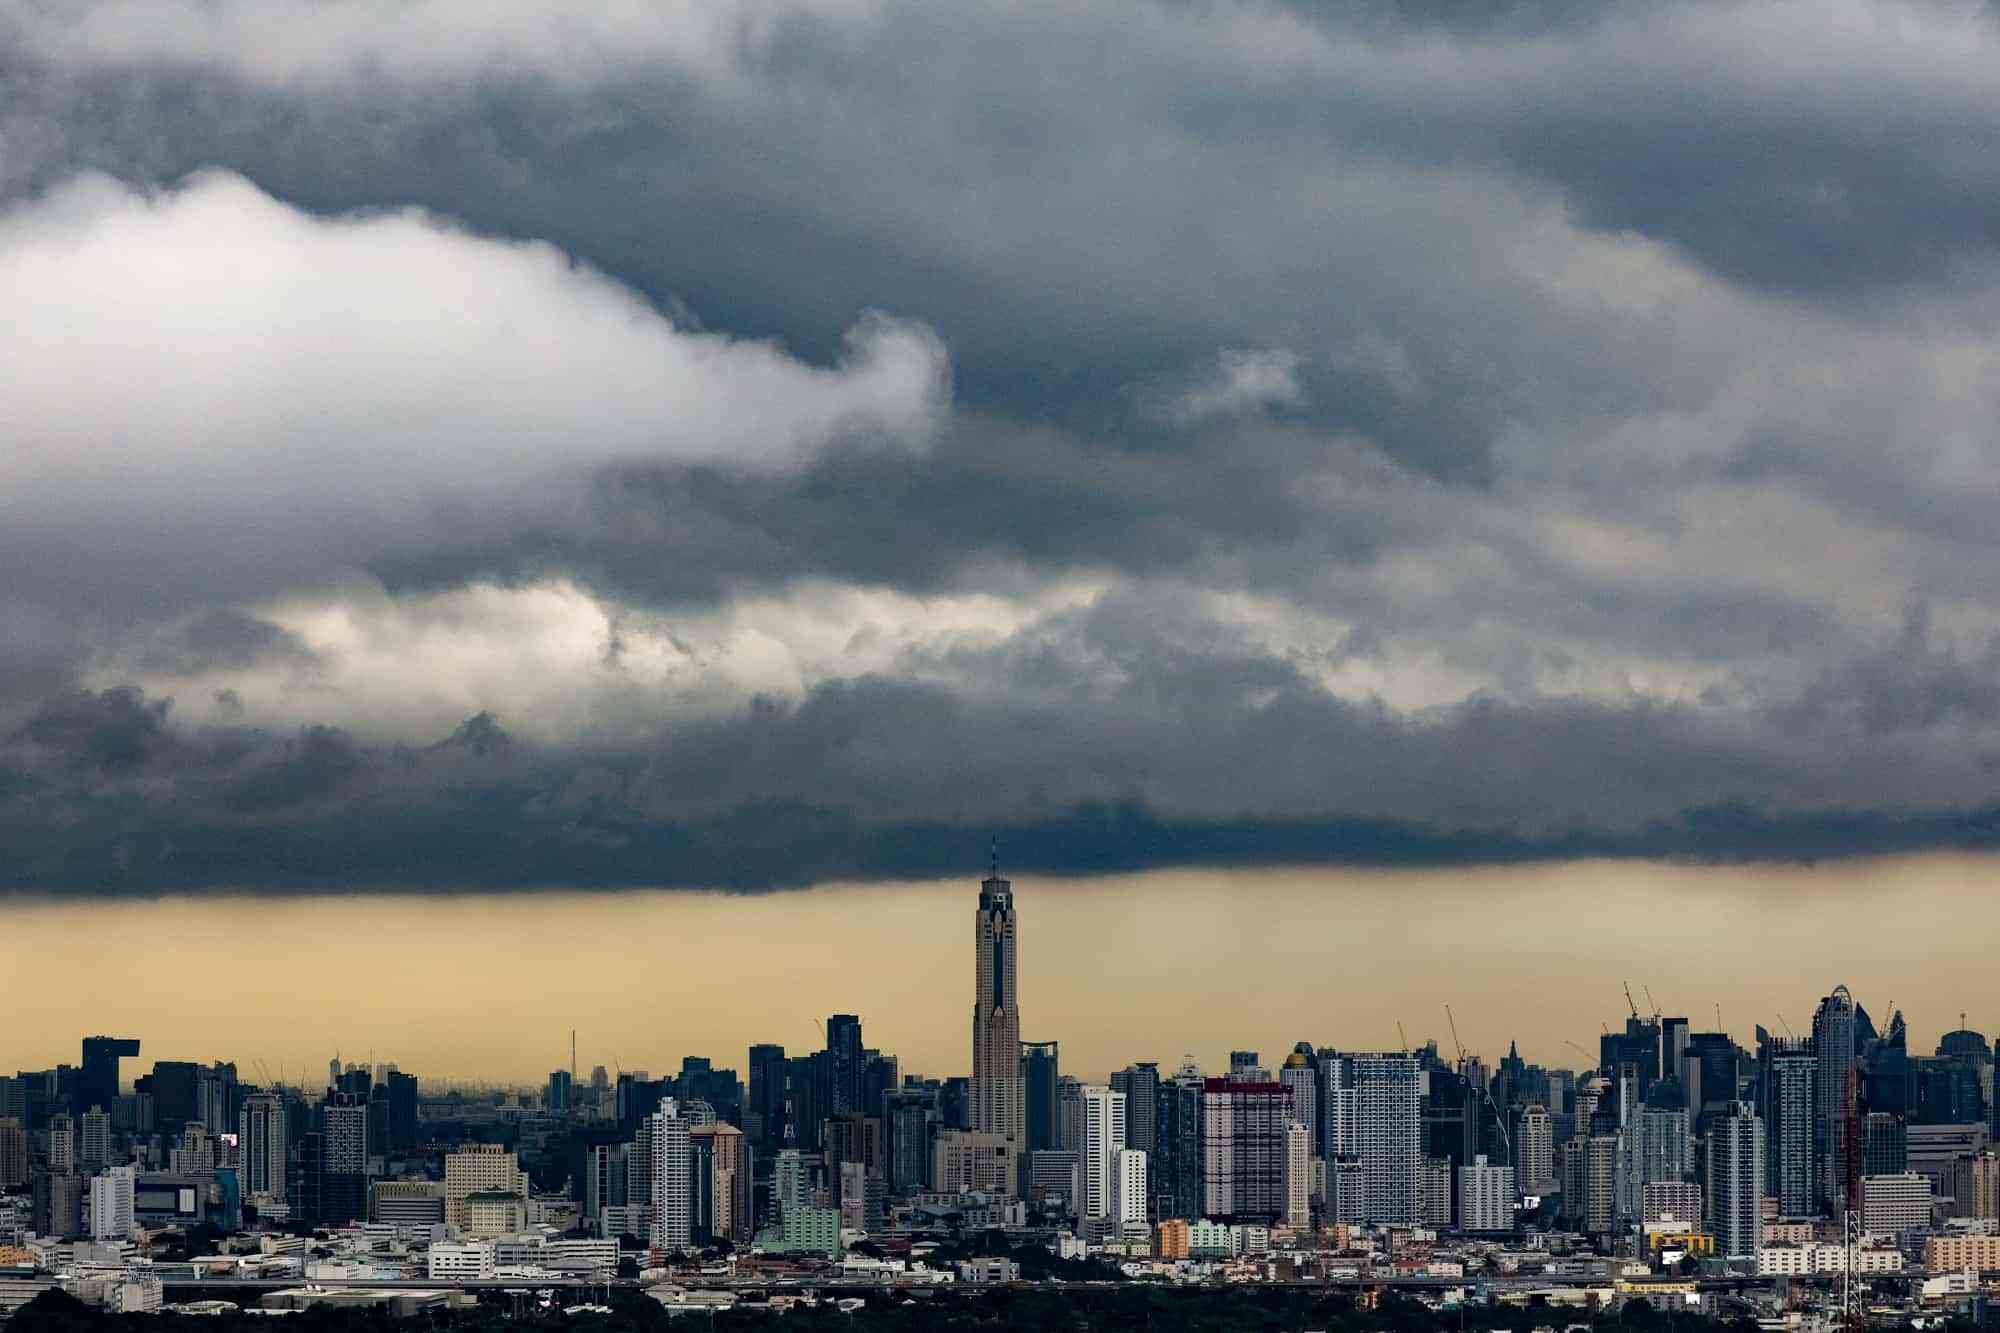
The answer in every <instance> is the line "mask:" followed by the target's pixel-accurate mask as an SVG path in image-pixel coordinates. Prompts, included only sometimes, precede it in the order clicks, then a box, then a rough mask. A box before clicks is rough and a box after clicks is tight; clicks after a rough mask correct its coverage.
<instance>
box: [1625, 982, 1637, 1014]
mask: <svg viewBox="0 0 2000 1333" xmlns="http://www.w3.org/2000/svg"><path fill="white" fill-rule="evenodd" d="M1621 984H1622V985H1623V986H1624V987H1625V1007H1626V1008H1628V1009H1630V1010H1631V1011H1632V1017H1634V1018H1637V1017H1638V1016H1639V1006H1638V1004H1637V1003H1635V1002H1634V1001H1633V999H1632V983H1631V982H1629V981H1627V982H1623V983H1621Z"/></svg>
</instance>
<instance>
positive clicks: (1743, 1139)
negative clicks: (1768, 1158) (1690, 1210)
mask: <svg viewBox="0 0 2000 1333" xmlns="http://www.w3.org/2000/svg"><path fill="white" fill-rule="evenodd" d="M1707 1147H1708V1154H1707V1158H1708V1160H1707V1167H1708V1179H1707V1182H1706V1188H1705V1189H1704V1190H1703V1194H1704V1195H1705V1196H1706V1198H1707V1202H1708V1209H1709V1214H1710V1216H1711V1217H1712V1218H1713V1220H1714V1229H1715V1243H1716V1252H1717V1253H1718V1254H1720V1255H1721V1256H1722V1257H1723V1258H1724V1259H1726V1260H1728V1261H1729V1262H1731V1263H1743V1262H1748V1263H1753V1264H1754V1263H1755V1262H1756V1260H1757V1249H1758V1246H1759V1244H1760V1243H1761V1242H1762V1239H1763V1230H1762V1228H1763V1217H1762V1212H1761V1209H1760V1208H1759V1206H1758V1205H1759V1200H1760V1199H1761V1198H1762V1196H1763V1192H1764V1122H1763V1121H1761V1120H1759V1119H1758V1118H1757V1113H1756V1111H1755V1109H1754V1108H1752V1107H1751V1106H1750V1104H1749V1103H1747V1102H1735V1103H1732V1104H1731V1106H1730V1108H1729V1110H1728V1111H1727V1112H1726V1113H1725V1114H1723V1115H1719V1116H1717V1117H1716V1118H1715V1120H1714V1122H1713V1123H1712V1124H1711V1126H1710V1128H1709V1132H1708V1138H1707Z"/></svg>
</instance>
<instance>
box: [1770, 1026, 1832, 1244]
mask: <svg viewBox="0 0 2000 1333" xmlns="http://www.w3.org/2000/svg"><path fill="white" fill-rule="evenodd" d="M1818 1087H1819V1056H1818V1055H1817V1054H1816V1053H1815V1051H1814V1049H1813V1042H1812V1040H1811V1039H1810V1038H1806V1037H1796V1038H1793V1037H1774V1036H1772V1035H1771V1034H1770V1033H1769V1032H1766V1031H1765V1030H1764V1029H1763V1028H1761V1027H1760V1028H1758V1029H1757V1116H1758V1118H1759V1119H1761V1120H1762V1121H1763V1122H1764V1190H1765V1192H1766V1193H1767V1194H1769V1195H1770V1196H1771V1197H1772V1198H1774V1199H1776V1200H1777V1201H1778V1215H1779V1216H1780V1217H1809V1216H1811V1215H1812V1214H1813V1213H1814V1212H1815V1211H1816V1210H1817V1204H1818V1201H1819V1168H1818V1162H1817V1157H1816V1153H1817V1150H1818V1149H1817V1138H1816V1135H1817V1133H1818V1131H1817V1129H1816V1127H1815V1120H1814V1108H1815V1099H1816V1098H1817V1096H1818Z"/></svg>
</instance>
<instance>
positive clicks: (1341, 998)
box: [0, 856, 2000, 1082]
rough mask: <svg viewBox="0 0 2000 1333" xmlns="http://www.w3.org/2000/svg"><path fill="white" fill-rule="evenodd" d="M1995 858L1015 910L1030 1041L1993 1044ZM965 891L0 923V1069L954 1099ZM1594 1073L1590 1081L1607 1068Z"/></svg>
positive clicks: (1163, 884)
mask: <svg viewBox="0 0 2000 1333" xmlns="http://www.w3.org/2000/svg"><path fill="white" fill-rule="evenodd" d="M1996 885H2000V860H1996V859H1993V858H1982V857H1966V856H1928V857H1917V858H1902V859H1883V860H1870V861H1857V862H1845V863H1839V864H1832V865H1823V866H1818V867H1785V868H1772V867H1750V868H1746V867H1722V868H1702V867H1688V866H1676V865H1659V864H1632V863H1597V862H1583V863H1571V864H1562V865H1536V866H1521V867H1509V868H1504V869H1465V870H1434V871H1420V872H1419V871H1399V872H1360V871H1350V870H1329V869H1278V870H1256V871H1228V872H1225V871H1214V870H1182V871H1165V872H1155V873H1148V874H1141V875H1128V876H1118V877H1113V878H1102V879H1044V878H1039V877H1036V876H1032V875H1023V876H1017V877H1016V878H1015V885H1014V887H1015V899H1016V905H1017V907H1018V909H1019V912H1020V920H1021V959H1020V966H1021V977H1020V989H1021V1004H1022V1012H1023V1015H1024V1019H1023V1023H1022V1035H1023V1036H1024V1037H1027V1038H1030V1039H1035V1040H1048V1039H1055V1040H1059V1041H1060V1042H1061V1043H1062V1049H1063V1065H1064V1067H1065V1069H1066V1070H1067V1071H1069V1072H1074V1073H1077V1074H1079V1075H1081V1076H1083V1077H1086V1078H1093V1077H1101V1076H1102V1075H1103V1074H1105V1073H1106V1072H1107V1071H1109V1070H1111V1069H1113V1068H1116V1067H1118V1066H1121V1065H1124V1064H1126V1063H1129V1062H1131V1061H1134V1060H1158V1061H1160V1062H1162V1063H1163V1064H1171V1063H1174V1062H1178V1061H1179V1060H1180V1059H1181V1058H1182V1057H1183V1056H1184V1055H1187V1054H1192V1055H1193V1056H1194V1057H1195V1058H1196V1059H1198V1060H1200V1061H1201V1062H1202V1064H1203V1065H1204V1066H1205V1067H1215V1066H1220V1065H1224V1064H1226V1061H1227V1053H1228V1051H1229V1050H1230V1049H1231V1048H1233V1047H1252V1048H1255V1049H1258V1050H1261V1051H1263V1052H1264V1053H1265V1054H1266V1056H1267V1058H1276V1057H1277V1056H1278V1055H1279V1054H1281V1053H1282V1052H1283V1051H1284V1050H1287V1049H1289V1048H1290V1046H1291V1044H1292V1043H1293V1042H1294V1041H1297V1040H1300V1039H1306V1040H1310V1041H1313V1042H1315V1043H1317V1044H1322V1045H1337V1046H1342V1047H1346V1048H1350V1049H1371V1048H1382V1047H1394V1046H1397V1045H1398V1044H1399V1039H1398V1036H1397V1027H1396V1025H1397V1022H1398V1020H1400V1021H1401V1022H1402V1023H1403V1025H1404V1027H1405V1029H1406V1030H1407V1032H1408V1034H1409V1039H1410V1041H1411V1042H1413V1043H1420V1042H1422V1041H1423V1040H1425V1039H1426V1038H1431V1037H1435V1038H1436V1039H1437V1040H1438V1042H1439V1044H1440V1046H1441V1047H1442V1048H1443V1049H1444V1050H1445V1051H1446V1052H1447V1053H1448V1052H1449V1051H1450V1049H1451V1036H1450V1033H1449V1031H1448V1030H1447V1027H1446V1020H1445V1013H1444V1005H1445V1003H1446V1002H1447V1001H1449V1002H1450V1003H1451V1005H1452V1007H1453V1010H1454V1012H1455V1014H1456V1015H1457V1019H1458V1029H1459V1035H1460V1037H1461V1038H1462V1039H1463V1040H1464V1043H1465V1046H1466V1049H1467V1050H1469V1051H1477V1052H1479V1053H1481V1054H1484V1055H1486V1056H1487V1057H1488V1058H1489V1059H1494V1058H1497V1057H1498V1056H1499V1055H1501V1054H1502V1053H1504V1052H1505V1050H1506V1047H1507V1042H1508V1040H1509V1039H1510V1038H1517V1039H1518V1040H1519V1041H1520V1044H1521V1051H1522V1054H1523V1055H1524V1056H1526V1057H1527V1058H1528V1059H1530V1060H1534V1061H1540V1062H1542V1063H1547V1064H1554V1065H1564V1066H1576V1065H1580V1064H1583V1063H1585V1058H1584V1057H1583V1056H1581V1055H1579V1053H1578V1052H1577V1051H1576V1050H1574V1049H1572V1048H1571V1047H1570V1046H1568V1045H1566V1044H1565V1043H1566V1042H1575V1043H1577V1044H1578V1045H1580V1046H1582V1047H1584V1048H1586V1049H1587V1050H1590V1051H1592V1052H1594V1051H1595V1049H1596V1038H1597V1034H1598V1032H1599V1031H1600V1030H1601V1027H1600V1025H1601V1024H1603V1023H1611V1024H1614V1025H1615V1024H1617V1023H1618V1022H1619V1021H1621V1020H1622V1018H1623V1016H1624V1013H1625V1008H1624V997H1623V994H1622V992H1621V990H1620V983H1621V981H1623V980H1626V979H1629V980H1630V981H1631V983H1632V988H1633V992H1634V994H1636V995H1638V996H1639V998H1640V1003H1641V1005H1642V1006H1643V1005H1644V1004H1645V995H1644V992H1643V990H1642V989H1641V988H1642V986H1650V987H1651V988H1652V992H1653V995H1654V997H1655V998H1656V999H1657V1001H1658V1003H1659V1005H1660V1007H1661V1008H1662V1009H1664V1010H1665V1011H1666V1012H1668V1013H1670V1014H1686V1015H1688V1016H1689V1017H1690V1018H1691V1019H1692V1020H1693V1021H1694V1025H1695V1027H1696V1028H1697V1030H1701V1029H1707V1028H1710V1027H1712V1026H1713V1024H1714V1021H1715V1011H1716V1007H1717V1006H1718V1005H1719V1006H1720V1008H1721V1018H1722V1024H1723V1027H1724V1028H1725V1029H1726V1030H1727V1031H1729V1032H1730V1033H1732V1034H1733V1035H1734V1036H1735V1037H1736V1038H1737V1039H1738V1040H1739V1041H1742V1042H1744V1043H1746V1044H1748V1043H1749V1042H1750V1040H1751V1034H1752V1028H1753V1026H1754V1025H1755V1024H1757V1023H1759V1022H1761V1023H1763V1024H1765V1025H1766V1026H1768V1027H1771V1028H1773V1029H1774V1030H1776V1029H1777V1027H1778V1017H1777V1016H1778V1015H1779V1014H1780V1013H1782V1014H1783V1016H1784V1018H1785V1019H1786V1020H1788V1021H1789V1023H1790V1024H1791V1026H1792V1027H1793V1028H1794V1029H1803V1028H1804V1027H1805V1026H1806V1025H1807V1024H1808V1023H1809V1022H1810V1019H1811V1015H1812V1008H1813V1005H1814V1003H1815V1002H1816V1001H1817V999H1818V997H1819V996H1820V995H1822V994H1824V993H1825V992H1826V990H1827V989H1828V988H1829V987H1831V986H1833V985H1834V984H1835V983H1838V982H1845V983H1846V984H1847V985H1848V986H1849V987H1850V988H1851V989H1852V990H1853V991H1854V993H1855V995H1856V996H1857V997H1858V998H1859V999H1860V1000H1861V1002H1862V1003H1863V1004H1864V1005H1865V1006H1867V1007H1868V1009H1869V1010H1870V1012H1871V1013H1872V1014H1874V1015H1875V1016H1876V1019H1877V1021H1878V1023H1882V1022H1886V1021H1887V1010H1888V1006H1889V1004H1890V1003H1892V1002H1893V1003H1894V1004H1895V1005H1897V1006H1899V1007H1902V1008H1903V1009H1904V1010H1905V1011H1906V1012H1907V1013H1908V1015H1909V1021H1910V1030H1911V1042H1912V1049H1919V1048H1921V1049H1924V1050H1928V1049H1930V1046H1931V1043H1933V1042H1934V1041H1935V1040H1936V1038H1937V1035H1938V1034H1939V1033H1940V1032H1942V1031H1945V1030H1947V1029H1949V1028H1951V1027H1954V1026H1956V1025H1957V1023H1958V1016H1959V1013H1960V1011H1961V1010H1964V1011H1967V1012H1968V1015H1969V1021H1970V1023H1971V1025H1972V1026H1973V1027H1975V1028H1980V1029H1981V1030H1983V1031H1986V1032H1987V1033H1989V1034H1991V1033H1993V1032H1994V1031H1995V1029H1996V1027H2000V1013H1995V1012H1994V1005H1993V1003H1992V996H1993V986H1992V977H1993V966H1994V960H1995V957H1996V946H2000V929H1996V926H1995V921H1994V914H1993V909H1992V903H1993V890H1994V888H1995V887H1996ZM976 892H977V890H976V886H975V884H974V880H973V877H968V878H966V879H965V880H963V881H953V882H948V883H921V884H893V885H875V884H866V885H858V884H842V885H829V886H826V887H823V888H818V889H813V890H809V891H804V892H796V893H775V894H767V895H760V896H739V895H728V894H721V893H689V892H646V891H627V892H618V893H561V894H558V893H541V894H513V895H490V894H467V895H461V896H450V897H437V896H416V895H407V896H354V897H333V898H281V897H261V898H260V897H251V896H243V897H203V898H167V899H160V900H154V901H137V902H86V903H76V902H51V901H28V902H20V903H16V904H13V905H9V906H6V907H4V908H0V975H4V977H5V978H6V986H5V997H6V999H5V1018H4V1021H3V1022H0V1070H4V1071H7V1072H12V1071H13V1070H15V1069H17V1068H46V1067H48V1066H49V1065H51V1064H54V1063H55V1062H57V1061H68V1062H71V1063H74V1062H75V1060H76V1058H77V1049H78V1047H77V1043H78V1039H79V1038H80V1037H81V1036H83V1035H84V1034H86V1033H92V1032H104V1033H111V1034H115V1035H124V1036H136V1037H139V1038H141V1039H142V1040H143V1042H144V1043H145V1044H144V1049H143V1052H142V1054H141V1056H140V1058H139V1060H138V1061H137V1062H131V1061H128V1062H127V1064H126V1071H127V1077H128V1078H129V1077H131V1075H132V1074H133V1073H135V1072H141V1071H143V1070H145V1069H147V1068H150V1066H151V1062H152V1061H153V1060H155V1059H199V1060H214V1059H234V1060H236V1061H238V1062H239V1064H240V1065H242V1066H243V1067H244V1068H245V1070H246V1073H245V1076H246V1077H248V1078H252V1079H261V1078H262V1077H264V1074H263V1072H262V1071H261V1070H260V1069H259V1062H262V1065H263V1068H264V1069H265V1070H268V1071H269V1072H270V1074H271V1075H272V1076H277V1075H278V1074H279V1073H280V1071H283V1074H284V1076H285V1077H288V1078H292V1079H297V1078H299V1077H300V1076H301V1071H308V1072H309V1074H310V1076H311V1077H314V1078H321V1079H323V1078H324V1074H325V1068H326V1062H327V1060H328V1059H329V1058H330V1057H331V1056H332V1055H333V1054H334V1053H335V1052H339V1053H340V1054H341V1055H342V1056H344V1057H345V1058H347V1059H351V1060H365V1059H367V1058H368V1057H369V1056H370V1053H371V1052H372V1053H373V1055H374V1057H375V1058H376V1059H378V1060H383V1061H395V1062H396V1063H398V1064H399V1065H401V1066H402V1067H403V1068H404V1069H406V1070H409V1071H412V1072H415V1073H417V1074H419V1075H420V1076H423V1077H426V1078H434V1077H441V1076H442V1077H451V1078H456V1079H467V1080H472V1079H487V1080H492V1081H520V1082H529V1081H539V1080H540V1079H541V1078H542V1077H544V1076H545V1075H546V1073H547V1071H548V1070H550V1069H552V1068H556V1067H558V1066H562V1065H566V1064H567V1063H568V1059H569V1033H570V1029H571V1027H572V1026H574V1027H575V1028H577V1029H578V1061H579V1065H580V1068H581V1072H582V1073H584V1074H586V1075H587V1074H588V1072H589V1070H590V1067H591V1066H592V1065H595V1064H603V1065H606V1066H607V1067H613V1068H617V1067H623V1068H625V1069H646V1070H650V1071H651V1072H652V1073H654V1074H655V1075H656V1076H657V1075H658V1074H660V1073H662V1072H665V1071H669V1070H672V1069H675V1068H677V1067H678V1066H679V1063H680V1059H681V1057H682V1056H683V1055H707V1056H709V1057H711V1058H713V1059H714V1060H715V1061H716V1062H717V1063H718V1064H728V1065H733V1066H735V1067H736V1068H737V1069H738V1070H739V1072H741V1071H742V1070H743V1068H744V1051H745V1048H746V1047H747V1046H748V1045H749V1044H750V1043H752V1042H758V1041H775V1042H779V1043H782V1044H783V1045H784V1046H785V1047H786V1048H787V1049H788V1050H791V1051H805V1050H810V1049H812V1048H814V1047H816V1046H818V1045H819V1044H820V1036H819V1028H818V1021H819V1020H820V1019H822V1018H824V1016H825V1015H827V1014H829V1013H837V1012H855V1013H859V1014H860V1015H861V1017H862V1025H863V1028H862V1030H863V1035H864V1038H865V1040H866V1041H867V1043H868V1044H869V1045H871V1046H876V1047H879V1048H881V1049H883V1050H885V1051H889V1052H893V1053H894V1054H896V1055H898V1056H900V1057H901V1058H902V1067H903V1070H904V1071H905V1072H922V1073H926V1074H931V1075H937V1076H943V1075H950V1074H961V1073H964V1072H966V1070H967V1066H968V1063H969V1043H970V1016H971V1004H972V981H971V948H972V916H973V908H974V902H975V898H976ZM1593 1058H1594V1057H1593Z"/></svg>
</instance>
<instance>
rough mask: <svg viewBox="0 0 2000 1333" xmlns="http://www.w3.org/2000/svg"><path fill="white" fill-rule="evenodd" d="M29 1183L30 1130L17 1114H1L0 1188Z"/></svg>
mask: <svg viewBox="0 0 2000 1333" xmlns="http://www.w3.org/2000/svg"><path fill="white" fill-rule="evenodd" d="M27 1183H28V1131H27V1130H25V1129H23V1128H22V1127H21V1121H20V1118H19V1117H17V1116H11V1115H10V1116H0V1189H10V1190H11V1189H19V1188H21V1186H23V1185H25V1184H27Z"/></svg>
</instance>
